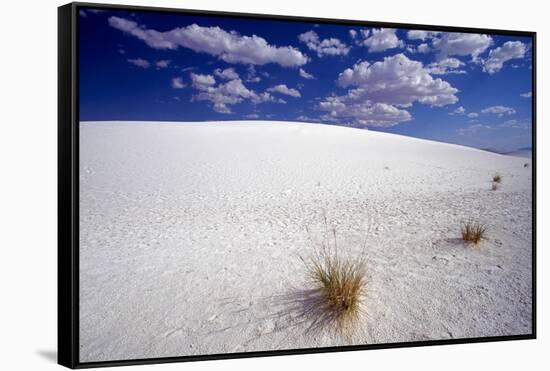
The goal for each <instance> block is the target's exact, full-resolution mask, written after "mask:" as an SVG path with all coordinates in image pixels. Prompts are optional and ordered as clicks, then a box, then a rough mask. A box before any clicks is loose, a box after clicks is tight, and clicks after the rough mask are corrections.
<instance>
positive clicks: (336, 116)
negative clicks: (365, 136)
mask: <svg viewBox="0 0 550 371" xmlns="http://www.w3.org/2000/svg"><path fill="white" fill-rule="evenodd" d="M318 108H319V109H320V110H322V111H326V112H328V113H327V114H325V115H322V116H321V119H322V120H323V121H333V122H338V123H341V124H348V125H352V126H359V127H367V126H377V127H389V126H394V125H396V124H398V123H400V122H405V121H409V120H411V118H412V117H411V115H410V113H409V112H407V111H406V110H403V109H399V108H397V107H395V106H392V105H390V104H386V103H373V102H372V101H369V100H362V99H357V100H356V99H353V98H352V97H350V96H349V95H348V96H340V97H339V96H331V97H327V98H326V99H325V100H324V101H322V102H320V103H319V106H318ZM346 121H348V122H346Z"/></svg>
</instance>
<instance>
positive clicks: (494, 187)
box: [491, 182, 499, 191]
mask: <svg viewBox="0 0 550 371" xmlns="http://www.w3.org/2000/svg"><path fill="white" fill-rule="evenodd" d="M498 188H499V184H498V183H497V182H493V183H492V184H491V191H496V190H497V189H498Z"/></svg>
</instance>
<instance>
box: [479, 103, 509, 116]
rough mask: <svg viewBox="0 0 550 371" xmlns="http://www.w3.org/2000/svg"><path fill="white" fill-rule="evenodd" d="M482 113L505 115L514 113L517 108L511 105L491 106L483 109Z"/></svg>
mask: <svg viewBox="0 0 550 371" xmlns="http://www.w3.org/2000/svg"><path fill="white" fill-rule="evenodd" d="M481 113H492V114H495V115H498V116H499V117H502V116H504V115H513V114H515V113H516V110H515V109H513V108H511V107H505V106H491V107H487V108H484V109H482V110H481Z"/></svg>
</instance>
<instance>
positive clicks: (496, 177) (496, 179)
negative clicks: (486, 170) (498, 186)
mask: <svg viewBox="0 0 550 371" xmlns="http://www.w3.org/2000/svg"><path fill="white" fill-rule="evenodd" d="M493 182H494V183H501V182H502V177H501V176H500V174H495V175H493Z"/></svg>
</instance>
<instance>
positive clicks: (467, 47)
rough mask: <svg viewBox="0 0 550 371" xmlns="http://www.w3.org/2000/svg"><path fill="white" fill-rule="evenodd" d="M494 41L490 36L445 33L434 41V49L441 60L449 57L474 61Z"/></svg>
mask: <svg viewBox="0 0 550 371" xmlns="http://www.w3.org/2000/svg"><path fill="white" fill-rule="evenodd" d="M492 43H493V39H492V38H491V37H490V36H488V35H482V34H471V33H457V32H445V33H442V34H441V35H440V36H439V37H436V38H434V39H433V40H432V44H433V48H434V49H435V50H436V51H437V52H438V58H439V59H445V58H447V57H448V56H453V55H456V56H467V55H469V56H471V57H472V60H473V61H477V60H478V56H479V55H480V54H481V53H483V52H484V51H485V50H487V48H488V47H489V46H491V44H492Z"/></svg>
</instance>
